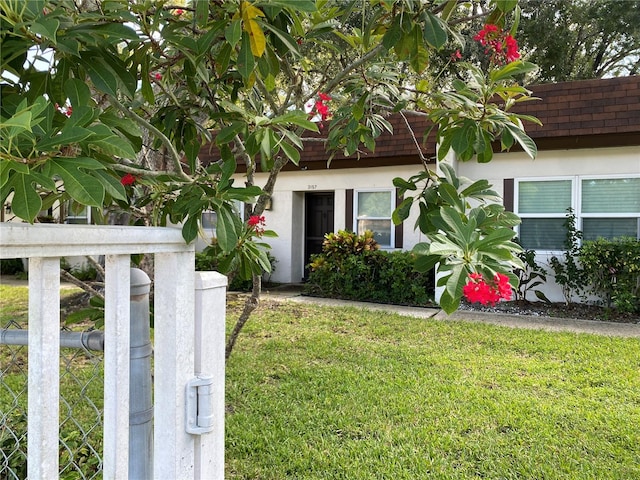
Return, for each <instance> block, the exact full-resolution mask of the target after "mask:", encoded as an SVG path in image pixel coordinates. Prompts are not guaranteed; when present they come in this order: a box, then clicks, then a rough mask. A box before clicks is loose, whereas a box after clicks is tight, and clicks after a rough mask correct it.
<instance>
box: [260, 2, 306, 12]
mask: <svg viewBox="0 0 640 480" xmlns="http://www.w3.org/2000/svg"><path fill="white" fill-rule="evenodd" d="M254 5H255V6H265V7H266V6H269V7H283V8H288V9H290V10H293V11H299V12H315V11H317V7H316V2H315V1H314V0H263V1H259V2H256V3H254Z"/></svg>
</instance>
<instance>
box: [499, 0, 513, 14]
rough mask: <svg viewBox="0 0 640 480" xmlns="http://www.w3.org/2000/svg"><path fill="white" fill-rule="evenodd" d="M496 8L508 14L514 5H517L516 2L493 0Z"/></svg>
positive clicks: (511, 0)
mask: <svg viewBox="0 0 640 480" xmlns="http://www.w3.org/2000/svg"><path fill="white" fill-rule="evenodd" d="M495 3H496V7H498V10H500V11H501V12H510V11H511V10H513V9H514V8H516V5H518V0H495Z"/></svg>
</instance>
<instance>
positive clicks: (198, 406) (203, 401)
mask: <svg viewBox="0 0 640 480" xmlns="http://www.w3.org/2000/svg"><path fill="white" fill-rule="evenodd" d="M213 421H214V418H213V377H212V376H210V375H199V376H197V377H196V378H193V379H191V380H189V382H188V383H187V425H186V430H187V433H191V434H194V435H202V434H203V433H208V432H211V431H213Z"/></svg>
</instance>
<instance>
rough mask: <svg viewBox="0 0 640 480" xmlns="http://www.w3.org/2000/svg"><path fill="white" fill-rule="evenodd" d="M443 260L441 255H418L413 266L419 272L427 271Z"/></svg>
mask: <svg viewBox="0 0 640 480" xmlns="http://www.w3.org/2000/svg"><path fill="white" fill-rule="evenodd" d="M441 260H442V258H441V257H440V256H439V255H420V256H419V257H416V259H415V262H414V263H413V268H415V269H416V271H418V272H422V273H426V272H429V271H430V270H432V269H433V268H435V266H436V265H437V264H438V262H440V261H441Z"/></svg>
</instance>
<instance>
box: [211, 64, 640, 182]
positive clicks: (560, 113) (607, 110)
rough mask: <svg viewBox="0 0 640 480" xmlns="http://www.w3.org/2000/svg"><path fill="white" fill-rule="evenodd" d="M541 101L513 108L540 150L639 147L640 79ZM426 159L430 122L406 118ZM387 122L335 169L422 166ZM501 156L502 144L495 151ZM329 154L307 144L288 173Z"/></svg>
mask: <svg viewBox="0 0 640 480" xmlns="http://www.w3.org/2000/svg"><path fill="white" fill-rule="evenodd" d="M528 88H529V89H530V90H532V91H533V95H534V96H536V97H540V98H541V100H532V101H530V102H523V103H521V104H518V105H517V106H516V107H514V109H513V111H514V112H517V113H522V114H527V115H533V116H535V117H537V118H538V119H540V121H541V122H542V126H538V125H535V124H533V123H531V122H525V130H526V132H527V134H528V135H529V136H531V138H533V139H534V140H535V142H536V144H537V146H538V149H539V150H551V149H574V148H595V147H607V146H628V145H640V76H630V77H618V78H608V79H595V80H581V81H574V82H563V83H551V84H544V85H532V86H530V87H528ZM407 119H408V120H409V122H410V124H411V127H412V129H413V131H414V132H415V135H416V138H417V140H418V142H419V143H420V148H421V151H422V154H423V155H424V156H425V157H427V158H431V157H434V156H435V134H434V132H431V135H430V136H429V138H428V139H427V141H426V142H425V141H424V140H423V134H424V133H425V132H426V131H427V130H428V129H429V127H430V125H431V123H430V122H429V121H428V120H427V118H426V117H425V116H424V115H416V114H407ZM387 120H388V121H389V122H390V123H391V125H392V126H393V132H394V133H393V135H392V134H389V133H387V132H385V133H383V134H382V135H381V136H380V137H379V138H378V141H377V142H376V149H375V151H374V152H370V151H368V150H366V149H365V150H363V151H362V154H361V156H360V159H359V160H358V159H357V158H356V156H355V155H354V156H352V157H349V158H345V157H344V156H343V155H341V154H337V155H336V156H335V157H334V158H333V160H332V162H331V168H349V167H374V166H389V165H410V164H416V165H419V164H420V163H421V162H420V157H419V155H418V153H417V150H416V145H415V142H414V140H413V138H412V136H411V134H410V132H409V130H408V129H407V126H406V124H405V121H404V119H403V118H402V116H401V115H392V116H390V117H388V118H387ZM496 147H497V149H496V151H499V145H497V146H496ZM200 154H201V155H200V156H201V160H203V161H204V162H205V163H207V159H211V158H215V155H216V154H217V151H215V152H214V151H211V152H210V148H209V146H208V145H207V146H205V147H204V148H203V149H202V150H201V152H200ZM328 158H329V155H328V154H327V153H326V152H325V150H324V144H323V143H322V142H306V143H305V148H304V151H303V152H302V155H301V160H300V165H299V166H295V165H293V164H291V163H289V164H288V165H287V166H286V167H285V170H298V169H300V168H302V169H312V170H315V169H324V168H327V159H328Z"/></svg>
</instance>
